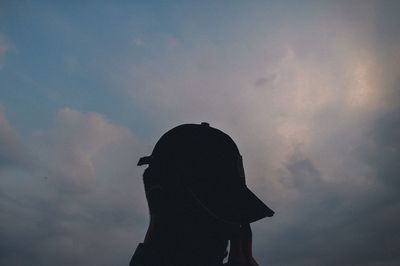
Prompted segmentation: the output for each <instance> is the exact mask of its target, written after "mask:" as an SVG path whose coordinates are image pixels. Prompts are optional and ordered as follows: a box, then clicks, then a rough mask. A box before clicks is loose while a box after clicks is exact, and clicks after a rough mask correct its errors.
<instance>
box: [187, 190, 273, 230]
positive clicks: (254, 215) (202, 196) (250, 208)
mask: <svg viewBox="0 0 400 266" xmlns="http://www.w3.org/2000/svg"><path fill="white" fill-rule="evenodd" d="M189 190H190V191H191V192H192V194H193V196H194V197H195V199H196V200H197V201H199V203H200V204H201V205H202V206H203V207H204V208H205V209H206V211H208V212H209V213H210V214H211V215H213V216H215V217H216V218H218V219H220V220H222V221H225V222H228V223H236V224H244V223H252V222H255V221H258V220H260V219H262V218H265V217H271V216H273V215H274V213H275V212H274V211H273V210H271V209H270V208H269V207H268V206H267V205H265V204H264V203H263V202H262V201H261V200H260V199H259V198H258V197H257V196H256V195H255V194H254V193H253V192H252V191H251V190H250V189H248V188H247V187H246V186H242V187H240V188H232V187H224V188H223V190H222V191H221V188H217V187H210V186H208V188H207V190H204V189H202V188H200V187H199V186H196V187H193V188H189ZM204 191H207V193H204Z"/></svg>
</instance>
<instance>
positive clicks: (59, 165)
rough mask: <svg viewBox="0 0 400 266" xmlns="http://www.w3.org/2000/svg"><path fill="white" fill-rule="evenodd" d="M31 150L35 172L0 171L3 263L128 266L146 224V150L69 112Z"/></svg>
mask: <svg viewBox="0 0 400 266" xmlns="http://www.w3.org/2000/svg"><path fill="white" fill-rule="evenodd" d="M1 121H2V127H1V128H2V130H1V132H4V131H5V132H6V133H7V134H8V135H10V136H8V135H6V136H8V140H10V139H11V140H12V138H13V137H12V136H13V134H11V133H15V132H14V131H10V129H9V128H7V124H6V123H5V122H4V121H6V120H5V118H4V116H2V120H1ZM3 128H5V129H6V130H4V129H3ZM7 130H8V131H7ZM2 135H5V134H4V133H2ZM29 145H30V147H31V148H32V151H34V152H35V153H34V155H35V157H36V158H37V161H38V163H37V164H36V165H35V169H33V170H31V171H25V172H23V173H19V174H15V173H11V174H12V175H11V174H10V172H3V174H2V173H1V172H0V178H1V187H0V198H1V201H0V209H1V215H0V221H1V222H0V226H1V231H0V235H1V240H0V246H1V249H0V250H1V252H0V264H2V265H10V266H12V265H28V264H30V263H34V264H37V265H54V264H57V265H71V264H77V265H81V264H82V265H83V264H86V265H111V264H115V263H117V264H126V263H127V262H128V261H129V259H130V256H131V253H132V251H133V250H132V249H133V248H134V247H135V245H136V243H137V242H139V241H140V240H141V238H142V237H143V230H144V228H145V224H146V223H147V207H146V203H145V197H144V192H143V188H142V182H141V178H140V177H141V171H140V170H141V169H138V167H136V161H137V159H138V157H139V156H141V155H142V154H143V153H144V151H145V149H144V148H143V145H142V144H140V143H139V142H138V140H137V139H136V138H135V137H134V135H133V134H132V133H131V131H130V130H129V129H127V128H124V127H121V126H117V125H114V124H112V123H110V122H109V121H107V120H106V119H105V118H104V117H103V116H102V115H100V114H98V113H81V112H79V111H76V110H73V109H70V108H65V109H62V110H60V111H59V112H58V114H57V116H56V119H55V122H54V124H53V126H52V127H50V128H49V129H45V130H41V131H37V132H35V133H34V134H33V136H32V137H31V138H30V140H29ZM146 152H148V151H146ZM7 154H8V155H10V154H12V153H10V152H9V151H7ZM9 161H11V160H8V161H7V163H9ZM14 161H15V160H14ZM16 167H17V166H16ZM11 177H12V179H13V180H10V179H11Z"/></svg>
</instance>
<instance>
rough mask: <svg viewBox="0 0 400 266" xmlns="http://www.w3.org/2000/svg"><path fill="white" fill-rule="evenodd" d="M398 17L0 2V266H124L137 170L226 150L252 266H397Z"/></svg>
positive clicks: (357, 4)
mask: <svg viewBox="0 0 400 266" xmlns="http://www.w3.org/2000/svg"><path fill="white" fill-rule="evenodd" d="M399 12H400V2H399V1H395V0H394V1H385V0H383V1H369V0H363V1H361V0H360V1H256V0H254V1H234V0H233V1H227V0H225V1H224V0H219V1H119V2H117V1H96V2H94V1H85V2H84V1H27V0H25V1H23V0H21V1H19V0H18V1H8V0H3V1H0V264H1V265H7V266H17V265H18V266H24V265H43V266H47V265H60V266H70V265H77V266H79V265H85V266H87V265H96V266H99V265H100V266H101V265H104V266H109V265H127V264H128V262H129V260H130V257H131V255H132V254H133V252H134V250H135V248H136V246H137V244H138V243H139V242H141V241H142V240H143V237H144V234H145V232H146V230H147V225H148V220H149V219H148V210H147V203H146V200H145V195H144V191H143V184H142V179H141V178H142V177H141V175H142V173H143V170H144V169H143V167H137V166H136V163H137V160H138V158H139V157H141V156H144V155H148V154H150V153H151V151H152V148H153V147H154V144H155V142H156V141H157V140H158V138H159V137H160V136H161V135H162V134H163V133H164V132H166V131H167V130H169V129H171V128H172V127H174V126H177V125H179V124H182V123H200V122H203V121H206V122H208V123H210V124H211V126H213V127H216V128H219V129H221V130H223V131H224V132H226V133H228V134H229V135H230V136H231V137H232V138H233V139H234V140H235V142H236V143H237V145H238V147H239V149H240V151H241V154H242V156H243V160H244V167H245V172H246V177H247V184H248V186H249V188H250V189H252V190H253V191H254V192H255V193H256V194H257V195H258V196H259V197H260V198H261V199H262V200H263V201H264V202H266V203H267V204H268V206H270V207H271V208H272V209H273V210H274V211H275V212H276V214H275V216H274V217H272V218H266V219H263V220H260V221H258V222H256V223H254V224H252V228H253V241H254V256H255V258H256V260H257V261H258V262H259V264H260V265H289V266H292V265H293V266H301V265H367V266H368V265H369V266H372V265H385V266H389V265H400V250H399V247H400V233H399V232H400V193H399V192H400V181H399V180H400V179H399V177H400V175H399V170H398V163H396V162H398V159H399V158H400V156H399V148H400V104H399V103H400V68H399V65H400V17H399V16H398V14H399Z"/></svg>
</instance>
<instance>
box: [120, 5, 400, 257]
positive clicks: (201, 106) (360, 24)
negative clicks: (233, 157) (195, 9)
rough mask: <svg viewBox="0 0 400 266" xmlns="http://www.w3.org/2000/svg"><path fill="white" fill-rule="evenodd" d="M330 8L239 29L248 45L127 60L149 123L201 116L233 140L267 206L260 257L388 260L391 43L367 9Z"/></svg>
mask: <svg viewBox="0 0 400 266" xmlns="http://www.w3.org/2000/svg"><path fill="white" fill-rule="evenodd" d="M337 8H338V7H336V10H335V11H334V12H333V13H334V14H331V13H330V12H328V13H329V14H326V15H327V16H326V17H325V16H324V19H321V18H319V20H320V21H319V20H318V23H316V22H315V21H314V20H313V21H312V25H309V24H307V23H306V24H296V26H295V27H293V25H294V24H293V21H289V22H286V23H287V25H288V26H287V28H286V27H285V25H286V24H285V23H284V24H285V25H283V26H282V28H281V29H279V33H276V34H275V35H274V32H272V33H271V32H269V33H270V34H269V35H268V37H267V38H266V37H265V38H263V37H260V36H251V37H253V38H254V40H255V41H257V43H260V46H257V45H256V44H253V43H252V45H253V46H252V48H254V49H252V50H251V53H250V52H248V50H246V49H244V50H240V44H232V46H235V48H237V49H230V47H229V46H223V47H219V46H218V44H215V43H212V42H209V43H208V42H206V41H203V42H201V43H199V44H198V47H200V48H198V47H190V48H186V49H187V50H185V46H184V45H183V46H180V47H179V49H180V53H179V54H174V55H173V56H174V58H173V60H172V59H170V58H169V57H168V55H166V56H165V57H166V58H165V57H162V58H160V60H159V61H157V60H154V59H153V61H151V62H149V63H148V64H146V65H144V66H143V65H141V66H138V65H135V64H134V63H133V64H132V65H130V66H127V69H129V71H130V72H129V73H130V74H132V75H131V76H130V78H126V79H124V81H123V82H126V84H125V87H126V90H127V92H128V94H129V95H131V97H132V101H133V102H134V103H135V104H136V105H137V106H141V107H142V110H145V111H146V115H147V116H148V118H149V120H150V121H153V122H154V123H155V124H157V125H158V127H159V128H160V131H161V128H162V129H165V130H166V129H168V128H170V127H172V126H174V125H176V124H180V123H185V122H201V121H208V122H210V123H211V125H212V126H215V127H218V128H220V129H222V130H224V131H225V132H227V133H228V134H230V135H231V136H232V137H233V138H234V139H235V140H236V141H237V143H238V145H239V148H240V150H241V152H242V154H243V158H244V164H245V170H246V174H247V177H248V184H249V186H250V187H251V188H252V189H253V190H254V191H255V192H256V194H257V195H259V196H260V197H261V198H262V199H263V200H265V201H266V202H267V203H268V204H269V205H270V206H271V208H272V209H274V210H275V211H276V216H274V217H273V218H271V219H268V220H265V221H261V222H259V223H257V224H255V230H254V231H255V232H256V233H257V234H258V235H256V236H255V250H256V253H257V256H258V257H259V258H260V263H261V265H264V264H265V265H266V264H268V265H368V264H371V265H373V264H374V263H376V264H379V265H396V264H397V263H398V262H399V257H398V255H396V252H395V250H394V249H393V247H395V246H398V245H399V239H398V238H396V237H390V235H392V234H395V232H396V231H397V229H398V226H397V223H396V222H394V221H395V220H398V208H399V200H400V199H399V197H398V196H397V195H398V193H397V194H396V193H395V191H396V189H397V187H398V186H397V185H398V182H397V180H398V178H395V176H398V169H397V166H396V160H397V159H395V158H398V152H397V151H398V147H397V146H398V145H396V144H395V143H396V142H397V143H398V140H397V137H395V136H397V135H398V126H396V125H397V124H398V123H397V122H398V119H397V118H396V117H398V114H399V113H398V111H397V109H398V106H399V105H398V99H399V97H398V96H399V95H398V92H396V91H398V86H397V85H398V76H399V74H400V73H399V70H398V67H397V63H396V62H397V61H398V51H397V50H396V49H388V50H385V51H382V50H381V49H380V48H379V45H378V44H377V43H379V40H376V39H375V38H376V36H375V35H374V31H373V28H374V27H373V22H372V21H371V20H370V18H369V17H368V16H367V15H366V14H370V11H371V10H369V9H368V8H367V9H368V10H364V11H365V12H364V11H360V12H361V13H359V14H358V16H359V17H357V19H355V20H356V22H354V21H353V19H354V18H353V19H351V18H349V17H347V15H346V14H344V13H341V16H343V17H341V18H342V19H341V20H338V17H337V16H338V14H337V13H335V12H343V10H341V8H343V7H341V8H339V9H337ZM369 8H371V6H370V7H369ZM367 11H368V12H367ZM371 12H372V11H371ZM364 22H365V23H364ZM329 30H332V31H329ZM333 31H334V33H332V34H328V32H333ZM251 41H252V40H250V41H249V42H251ZM244 42H245V41H244ZM246 44H247V45H249V46H250V44H248V43H246ZM277 46H279V47H277ZM265 47H267V48H268V50H271V51H274V54H272V55H271V53H270V52H268V51H266V48H265ZM396 84H397V85H396ZM389 118H390V119H389ZM163 131H164V130H163ZM371 132H374V133H371ZM396 132H397V133H396ZM390 217H392V219H391V218H390ZM379 243H381V245H380V244H379ZM368 250H369V251H371V250H373V252H367V251H368ZM265 254H267V255H265Z"/></svg>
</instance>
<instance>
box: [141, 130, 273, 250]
mask: <svg viewBox="0 0 400 266" xmlns="http://www.w3.org/2000/svg"><path fill="white" fill-rule="evenodd" d="M143 164H148V165H149V167H148V168H147V169H146V170H145V172H144V174H143V180H144V185H145V192H146V197H147V200H148V204H149V209H150V216H151V222H152V223H153V226H154V228H156V234H159V235H164V236H165V238H164V239H170V238H179V240H180V241H178V242H181V243H185V244H186V246H187V247H191V246H193V245H195V246H196V248H197V249H199V248H200V246H202V245H204V244H207V246H208V252H209V253H213V252H215V253H218V254H220V255H221V253H222V255H223V252H224V251H225V250H226V245H227V241H228V240H229V239H230V238H231V237H233V235H234V234H235V230H236V229H238V228H240V226H241V225H243V224H249V223H251V222H253V221H256V220H259V219H261V218H263V217H266V216H272V215H273V213H274V212H273V211H272V210H271V209H269V208H268V207H267V206H266V205H265V204H264V203H262V202H261V201H260V200H259V199H258V198H257V197H256V196H255V195H254V194H253V193H252V192H251V191H250V190H249V189H248V188H247V186H246V183H245V176H244V170H243V164H242V157H241V155H240V153H239V150H238V148H237V146H236V144H235V143H234V141H233V140H232V139H231V138H230V137H229V136H228V135H227V134H225V133H223V132H222V131H220V130H218V129H215V128H212V127H210V126H209V125H208V124H207V123H202V124H201V125H198V124H184V125H180V126H178V127H175V128H173V129H171V130H170V131H168V132H167V133H165V134H164V135H163V136H162V137H161V138H160V140H159V141H158V142H157V144H156V146H155V147H154V150H153V152H152V154H151V156H148V157H143V158H141V159H140V161H139V163H138V165H143ZM170 240H171V239H170ZM175 240H176V239H175ZM175 242H176V241H175ZM188 242H190V243H188ZM203 242H205V243H203ZM204 248H205V247H204ZM200 250H201V248H200ZM201 252H203V251H201Z"/></svg>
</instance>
